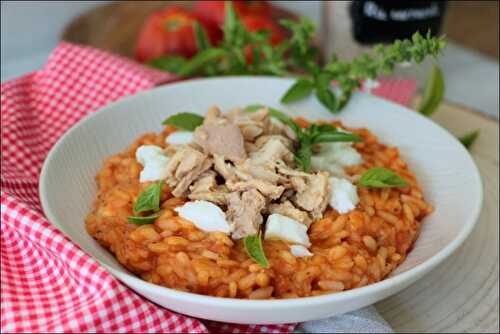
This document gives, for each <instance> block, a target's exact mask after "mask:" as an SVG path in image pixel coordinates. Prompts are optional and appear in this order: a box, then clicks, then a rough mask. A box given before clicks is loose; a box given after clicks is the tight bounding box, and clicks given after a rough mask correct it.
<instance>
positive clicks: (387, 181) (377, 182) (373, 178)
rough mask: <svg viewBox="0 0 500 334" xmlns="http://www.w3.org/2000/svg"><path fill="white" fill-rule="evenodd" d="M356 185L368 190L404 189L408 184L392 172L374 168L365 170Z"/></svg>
mask: <svg viewBox="0 0 500 334" xmlns="http://www.w3.org/2000/svg"><path fill="white" fill-rule="evenodd" d="M358 184H359V185H361V186H364V187H370V188H389V187H406V186H408V182H406V180H405V179H403V178H402V177H401V176H399V175H398V174H396V173H394V172H393V171H391V170H389V169H386V168H383V167H375V168H372V169H369V170H367V171H366V172H365V173H364V174H363V175H362V176H361V178H360V179H359V181H358Z"/></svg>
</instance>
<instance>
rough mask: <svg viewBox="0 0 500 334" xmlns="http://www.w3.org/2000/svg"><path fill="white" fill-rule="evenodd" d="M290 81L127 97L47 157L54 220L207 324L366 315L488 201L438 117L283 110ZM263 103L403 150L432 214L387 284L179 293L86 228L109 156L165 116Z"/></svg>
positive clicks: (162, 300)
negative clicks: (325, 291) (324, 290)
mask: <svg viewBox="0 0 500 334" xmlns="http://www.w3.org/2000/svg"><path fill="white" fill-rule="evenodd" d="M291 84H292V80H291V79H278V78H268V77H233V78H216V79H202V80H190V81H184V82H181V83H176V84H170V85H166V86H163V87H160V88H156V89H153V90H150V91H147V92H141V93H138V94H136V95H134V96H131V97H127V98H124V99H121V100H119V101H117V102H115V103H112V104H110V105H108V106H106V107H105V108H103V109H102V110H100V111H98V112H96V113H93V114H92V115H90V116H88V117H86V118H85V119H84V120H82V121H81V122H79V123H78V124H77V125H76V126H74V127H73V128H72V129H71V130H69V131H68V132H67V133H66V134H65V135H64V136H63V137H62V138H61V139H60V140H59V142H58V143H57V144H56V145H55V146H54V147H53V148H52V150H51V151H50V153H49V155H48V157H47V159H46V161H45V163H44V166H43V169H42V174H41V180H40V196H41V201H42V206H43V210H44V212H45V214H46V216H47V217H48V219H49V220H50V221H51V222H52V224H54V225H55V226H56V227H57V228H58V229H60V230H61V231H62V232H63V233H64V234H66V235H67V236H68V237H69V238H70V239H71V240H72V241H73V242H75V243H77V244H78V245H79V246H80V247H81V248H82V249H83V250H84V251H86V252H87V253H88V254H90V256H92V257H94V258H95V259H96V260H97V261H99V262H100V263H101V264H102V265H103V266H104V267H105V268H106V269H107V270H108V271H109V272H110V273H111V274H112V275H114V276H115V277H117V278H118V279H119V280H121V281H122V282H123V283H125V284H126V285H128V286H129V287H130V288H132V289H133V290H135V291H137V292H138V293H139V294H141V295H143V296H145V297H146V298H148V299H150V300H152V301H154V302H155V303H157V304H159V305H162V306H164V307H166V308H169V309H171V310H174V311H177V312H180V313H184V314H188V315H191V316H195V317H200V318H204V319H210V320H218V321H224V322H233V323H248V324H273V323H287V322H300V321H306V320H312V319H319V318H325V317H328V316H332V315H335V314H340V313H344V312H348V311H351V310H355V309H358V308H361V307H363V306H366V305H369V304H372V303H375V302H377V301H379V300H381V299H383V298H386V297H388V296H390V295H393V294H395V293H397V292H398V291H401V290H402V289H404V288H406V287H408V286H409V285H410V284H412V283H413V282H415V281H416V280H418V279H419V278H421V277H422V276H423V275H425V274H426V273H428V272H429V271H430V270H432V269H433V268H435V267H436V266H438V265H439V264H440V263H442V262H443V260H444V259H446V258H447V257H448V256H450V255H451V254H452V253H453V251H454V250H455V249H457V247H458V246H460V245H461V244H462V242H463V241H464V239H465V238H466V237H467V236H468V235H469V233H470V232H471V230H472V228H473V227H474V224H475V223H476V221H477V218H478V215H479V211H480V208H481V203H482V184H481V179H480V176H479V173H478V170H477V168H476V166H475V164H474V162H473V161H472V159H471V157H470V155H469V153H468V152H467V151H466V150H465V149H464V148H463V146H462V145H461V144H460V143H459V142H458V141H457V140H456V139H455V138H454V137H453V136H452V135H450V134H449V133H448V132H447V131H446V130H444V129H443V128H441V127H439V126H438V125H436V124H435V123H433V122H432V121H431V120H429V119H427V118H425V117H423V116H421V115H419V114H418V113H416V112H414V111H411V110H409V109H407V108H404V107H402V106H400V105H397V104H394V103H391V102H387V101H385V100H382V99H380V98H377V97H374V96H371V95H367V94H361V93H358V94H355V95H354V96H353V98H352V100H351V102H350V103H349V104H348V106H347V108H346V109H345V110H344V111H342V112H341V113H340V114H338V116H336V115H335V116H334V115H332V114H330V113H328V112H327V111H326V110H325V109H324V108H323V107H322V106H321V105H320V104H319V103H318V102H317V101H316V100H315V99H314V98H309V99H306V100H304V101H301V102H299V103H295V104H291V105H287V106H284V105H281V104H280V103H279V99H280V97H281V96H282V95H283V93H284V92H285V91H286V89H287V88H288V87H289V86H290V85H291ZM255 103H260V104H265V105H269V106H272V107H276V108H279V109H282V110H284V111H287V112H289V113H290V114H291V115H294V116H298V115H301V116H305V117H307V118H309V119H333V118H336V117H338V118H339V119H341V120H342V121H343V122H344V123H345V124H346V125H348V126H353V127H367V128H369V129H370V130H372V131H373V132H374V133H375V134H377V135H378V136H379V138H380V140H381V141H382V142H384V143H388V144H390V145H394V146H397V147H399V148H400V151H401V154H402V156H403V158H404V159H405V160H406V161H407V162H408V163H409V165H410V168H411V169H412V170H413V171H414V172H415V173H416V175H417V177H418V180H419V182H420V184H421V185H422V187H423V190H424V195H425V197H426V199H427V200H428V201H429V202H430V203H432V204H433V205H434V206H435V208H436V210H435V212H433V213H432V214H431V215H430V216H428V217H427V218H426V219H425V221H424V225H423V228H422V232H421V234H420V237H419V239H418V240H417V242H416V244H415V247H414V249H413V250H412V252H411V253H410V254H409V256H408V258H407V259H406V261H405V262H404V263H403V264H402V265H401V266H400V267H399V268H397V270H396V271H395V272H394V273H393V274H392V275H391V276H390V277H388V278H387V279H385V280H383V281H381V282H379V283H376V284H372V285H369V286H365V287H362V288H358V289H353V290H349V291H345V292H341V293H336V294H329V295H323V296H318V297H307V298H297V299H287V300H264V301H257V300H238V299H230V298H216V297H208V296H203V295H197V294H192V293H186V292H180V291H176V290H173V289H168V288H164V287H161V286H158V285H154V284H151V283H147V282H145V281H143V280H141V279H139V278H137V277H135V276H134V275H132V274H131V273H130V272H128V271H127V270H126V269H125V268H124V267H122V266H121V265H120V264H119V263H118V262H117V261H116V260H115V258H114V256H113V255H111V253H109V252H108V251H107V250H106V249H104V248H103V247H101V246H100V245H99V244H98V243H97V242H96V241H95V240H94V239H93V238H92V237H91V236H90V235H88V234H87V232H86V231H85V227H84V219H85V216H86V215H87V214H88V213H89V211H90V210H91V204H92V201H93V199H94V196H95V193H96V185H95V182H94V176H95V174H96V173H97V171H98V170H99V169H100V168H101V166H102V162H103V160H104V159H105V158H107V157H108V156H110V155H112V154H115V153H117V152H120V151H122V150H124V149H125V148H126V147H127V146H128V145H130V144H131V143H132V142H133V141H134V139H136V138H137V137H138V136H139V135H141V134H143V133H145V132H151V131H160V130H161V128H162V125H161V124H160V123H161V121H162V120H163V119H164V118H166V117H167V116H169V115H171V114H174V113H178V112H182V111H190V112H196V113H200V114H204V113H205V112H206V110H207V109H208V107H210V106H212V105H218V106H220V107H221V108H222V109H223V110H227V109H228V108H231V107H236V106H245V105H249V104H255Z"/></svg>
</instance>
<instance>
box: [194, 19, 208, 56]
mask: <svg viewBox="0 0 500 334" xmlns="http://www.w3.org/2000/svg"><path fill="white" fill-rule="evenodd" d="M193 30H194V36H195V38H196V46H197V47H198V51H203V50H206V49H208V48H210V47H211V46H212V45H211V44H210V40H209V39H208V37H207V34H206V32H205V29H203V27H202V26H201V24H200V23H199V22H198V21H195V22H194V23H193Z"/></svg>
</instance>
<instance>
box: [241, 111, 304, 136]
mask: <svg viewBox="0 0 500 334" xmlns="http://www.w3.org/2000/svg"><path fill="white" fill-rule="evenodd" d="M262 108H267V109H268V110H269V116H270V117H273V118H276V119H277V120H279V121H281V122H282V123H284V124H286V125H288V126H289V127H290V128H291V129H292V130H293V131H294V132H295V133H296V134H297V135H298V134H299V133H300V132H301V128H300V126H299V125H298V124H297V123H295V122H294V121H293V119H292V118H290V117H289V116H288V115H287V114H285V113H284V112H282V111H279V110H278V109H274V108H271V107H267V106H264V105H262V104H251V105H249V106H246V107H245V108H244V109H243V111H245V112H256V111H257V110H259V109H262Z"/></svg>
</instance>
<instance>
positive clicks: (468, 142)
mask: <svg viewBox="0 0 500 334" xmlns="http://www.w3.org/2000/svg"><path fill="white" fill-rule="evenodd" d="M477 137H479V129H478V130H474V131H472V132H469V133H466V134H465V135H463V136H461V137H458V140H460V142H461V143H462V145H464V146H465V148H466V149H470V147H471V146H472V144H474V142H475V141H476V139H477Z"/></svg>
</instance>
